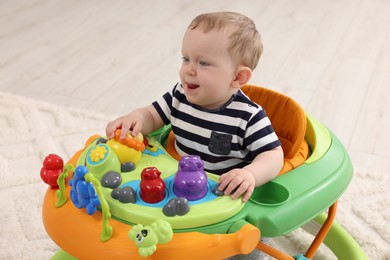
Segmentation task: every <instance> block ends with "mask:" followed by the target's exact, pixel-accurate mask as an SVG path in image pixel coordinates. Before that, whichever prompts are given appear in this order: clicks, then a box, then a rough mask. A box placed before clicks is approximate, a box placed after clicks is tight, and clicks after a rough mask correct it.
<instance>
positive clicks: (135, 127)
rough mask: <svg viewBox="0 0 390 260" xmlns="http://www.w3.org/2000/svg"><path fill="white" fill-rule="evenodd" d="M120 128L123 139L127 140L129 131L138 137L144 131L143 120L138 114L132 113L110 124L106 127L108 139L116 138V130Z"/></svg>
mask: <svg viewBox="0 0 390 260" xmlns="http://www.w3.org/2000/svg"><path fill="white" fill-rule="evenodd" d="M118 128H120V129H121V135H120V138H121V139H125V138H126V135H127V133H128V132H129V131H131V135H132V136H136V135H137V134H138V133H139V132H140V131H141V129H142V120H141V119H140V118H139V117H138V116H137V115H136V114H134V113H130V114H128V115H126V116H122V117H119V118H117V119H115V120H114V121H111V122H109V123H108V124H107V126H106V135H107V138H108V139H111V138H114V136H115V130H116V129H118Z"/></svg>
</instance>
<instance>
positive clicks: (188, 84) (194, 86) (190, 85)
mask: <svg viewBox="0 0 390 260" xmlns="http://www.w3.org/2000/svg"><path fill="white" fill-rule="evenodd" d="M187 86H188V88H189V89H196V88H199V85H195V84H191V83H187Z"/></svg>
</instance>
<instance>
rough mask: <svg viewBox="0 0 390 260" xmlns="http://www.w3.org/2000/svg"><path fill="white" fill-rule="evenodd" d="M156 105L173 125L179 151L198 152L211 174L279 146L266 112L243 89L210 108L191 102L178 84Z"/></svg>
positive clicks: (243, 162) (243, 163)
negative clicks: (221, 104)
mask: <svg viewBox="0 0 390 260" xmlns="http://www.w3.org/2000/svg"><path fill="white" fill-rule="evenodd" d="M153 106H154V107H155V108H156V110H157V111H158V113H159V115H160V116H161V118H162V120H163V121H164V123H165V124H169V123H170V124H172V130H173V133H174V134H175V137H176V143H175V148H176V150H177V152H178V153H179V154H180V155H185V154H190V155H199V156H200V157H201V158H202V160H203V162H204V167H205V170H206V171H208V172H211V173H215V174H223V173H225V172H228V171H229V170H231V169H234V168H242V167H244V166H246V165H248V164H249V163H251V161H253V159H254V158H255V157H256V156H257V155H258V154H260V153H262V152H264V151H268V150H271V149H273V148H275V147H277V146H279V145H280V141H279V139H278V137H277V136H276V134H275V132H274V129H273V128H272V126H271V122H270V120H269V118H268V117H267V115H266V113H265V111H264V110H263V109H262V108H261V106H259V105H258V104H256V103H254V102H253V101H251V100H250V99H249V98H248V97H247V96H246V95H245V94H244V93H243V92H242V91H241V90H239V91H238V92H237V94H236V95H234V96H233V97H232V98H231V99H230V100H229V101H228V102H227V103H226V104H225V105H224V106H223V107H221V108H218V109H215V110H207V109H204V108H201V107H199V106H197V105H194V104H192V103H190V102H188V101H187V99H186V97H185V95H184V90H183V88H182V86H181V84H180V83H177V84H176V85H175V87H174V88H173V90H172V92H167V93H165V94H164V95H163V96H162V97H161V98H160V99H159V100H157V101H155V102H153Z"/></svg>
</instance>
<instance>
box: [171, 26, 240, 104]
mask: <svg viewBox="0 0 390 260" xmlns="http://www.w3.org/2000/svg"><path fill="white" fill-rule="evenodd" d="M182 55H183V63H182V66H181V69H180V72H179V74H180V80H181V83H182V85H183V88H184V92H185V94H186V97H187V100H188V101H189V102H191V103H193V104H196V105H199V106H201V107H203V108H207V109H215V108H219V107H221V106H222V105H224V104H225V103H226V102H227V101H228V100H229V99H230V98H231V96H232V95H233V94H234V93H235V92H236V91H237V89H235V88H233V87H232V82H233V80H234V79H235V66H234V64H233V62H232V59H231V57H230V55H229V53H228V38H227V35H226V33H225V32H224V31H223V30H220V31H217V30H212V31H210V32H208V33H204V32H203V31H202V30H201V29H198V28H196V29H194V30H190V29H189V30H187V32H186V33H185V34H184V38H183V45H182Z"/></svg>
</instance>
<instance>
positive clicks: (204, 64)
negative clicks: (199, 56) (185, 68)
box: [199, 61, 210, 67]
mask: <svg viewBox="0 0 390 260" xmlns="http://www.w3.org/2000/svg"><path fill="white" fill-rule="evenodd" d="M199 64H200V66H202V67H207V66H209V65H210V63H208V62H207V61H200V62H199Z"/></svg>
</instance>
